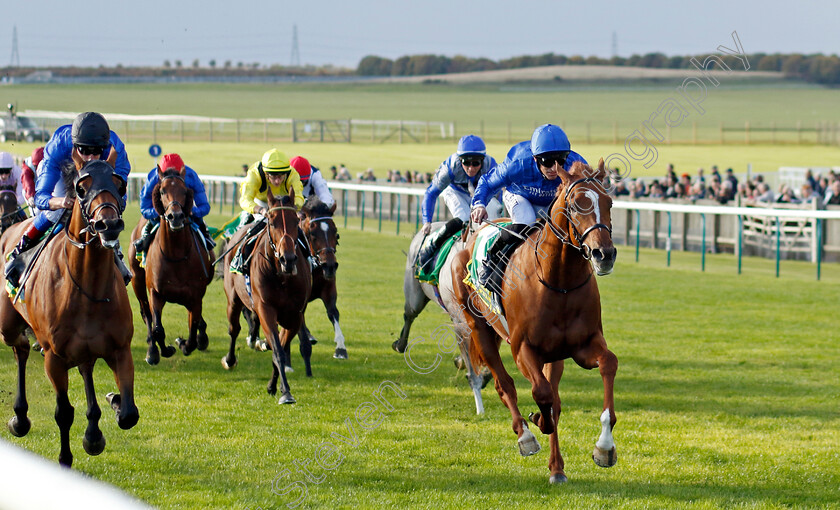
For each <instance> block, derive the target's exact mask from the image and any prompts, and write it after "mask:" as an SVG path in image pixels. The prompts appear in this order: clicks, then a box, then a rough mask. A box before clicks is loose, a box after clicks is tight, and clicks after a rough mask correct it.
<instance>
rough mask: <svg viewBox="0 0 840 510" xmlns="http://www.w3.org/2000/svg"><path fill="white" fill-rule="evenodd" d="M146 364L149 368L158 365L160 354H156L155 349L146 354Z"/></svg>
mask: <svg viewBox="0 0 840 510" xmlns="http://www.w3.org/2000/svg"><path fill="white" fill-rule="evenodd" d="M146 363H148V364H149V365H151V366H155V365H157V364H158V363H160V353H158V350H157V349H155V350H153V351H149V352H148V353H147V354H146Z"/></svg>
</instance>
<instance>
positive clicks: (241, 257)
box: [230, 220, 266, 275]
mask: <svg viewBox="0 0 840 510" xmlns="http://www.w3.org/2000/svg"><path fill="white" fill-rule="evenodd" d="M265 225H266V222H265V220H260V221H258V222H256V223H255V224H254V225H253V226H251V227H250V228H249V229H248V231H247V232H246V233H245V235H244V236H243V239H244V240H243V241H242V245H241V246H240V247H239V248H238V249H237V250H236V253H235V254H234V255H233V258H232V259H231V260H230V272H231V273H238V274H241V275H247V274H248V267H247V265H248V260H250V258H251V251H253V249H254V243H256V235H257V234H258V233H259V232H260V231H261V230H262V229H263V228H265Z"/></svg>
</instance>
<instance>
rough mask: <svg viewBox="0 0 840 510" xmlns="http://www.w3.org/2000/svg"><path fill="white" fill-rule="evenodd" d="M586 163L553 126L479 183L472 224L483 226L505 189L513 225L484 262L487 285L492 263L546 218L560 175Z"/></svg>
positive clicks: (510, 153)
mask: <svg viewBox="0 0 840 510" xmlns="http://www.w3.org/2000/svg"><path fill="white" fill-rule="evenodd" d="M576 161H580V162H582V163H584V164H586V160H585V159H583V157H581V155H580V154H578V153H576V152H574V151H573V150H571V144H570V143H569V138H568V137H567V136H566V133H564V132H563V130H562V129H560V128H559V127H557V126H555V125H552V124H544V125H542V126H540V127H538V128H537V129H535V130H534V134H533V136H532V137H531V141H530V142H528V141H524V142H520V143H518V144H516V145H514V146H513V147H511V149H510V151H508V154H507V157H506V158H505V160H504V161H503V162H502V164H500V165H499V166H497V167H496V169H495V170H494V171H492V172H490V173H489V174H487V175H485V176H484V177H482V178H481V179H480V180H479V181H478V185H477V186H476V189H475V194H474V195H473V199H472V213H471V217H472V220H473V221H474V222H476V223H480V222H481V221H482V220H483V219H485V218H487V204H488V202H489V199H490V197H492V196H493V195H495V194H496V193H497V192H498V191H499V190H500V189H501V188H502V187H504V188H505V190H504V192H503V193H502V200H503V201H504V203H505V206H506V207H507V210H508V211H509V212H510V216H511V220H512V221H513V225H511V226H510V227H509V228H508V230H510V231H512V232H513V234H511V233H510V232H506V231H503V232H502V234H501V235H500V236H499V239H498V240H497V241H496V243H495V244H494V245H493V247H492V248H491V249H490V251H489V252H488V254H487V258H486V259H485V265H484V267H483V274H482V275H481V276H480V277H479V279H480V280H481V281H482V282H485V281H486V280H487V279H486V276H488V275H486V274H484V273H486V272H487V271H489V270H490V267H489V264H490V261H491V260H495V259H496V258H497V257H498V255H499V254H500V253H503V252H504V250H505V248H506V247H507V246H511V245H513V244H514V243H515V241H516V240H517V238H518V236H517V235H518V234H519V233H520V232H522V231H523V230H524V229H525V228H526V227H528V226H529V225H531V224H533V223H534V222H535V221H536V220H537V215H538V214H540V213H543V214H547V213H548V207H549V205H551V201H552V200H553V199H554V195H555V194H556V193H557V187H558V186H559V184H560V181H558V180H557V179H558V177H559V172H568V171H569V169H570V168H571V167H572V164H573V163H574V162H576Z"/></svg>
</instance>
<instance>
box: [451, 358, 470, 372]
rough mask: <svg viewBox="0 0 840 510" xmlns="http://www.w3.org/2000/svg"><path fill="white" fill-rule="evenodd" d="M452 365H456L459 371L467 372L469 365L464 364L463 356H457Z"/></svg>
mask: <svg viewBox="0 0 840 510" xmlns="http://www.w3.org/2000/svg"><path fill="white" fill-rule="evenodd" d="M452 363H454V364H455V368H456V369H457V370H466V368H467V364H466V363H464V358H462V357H461V356H455V357H454V358H452Z"/></svg>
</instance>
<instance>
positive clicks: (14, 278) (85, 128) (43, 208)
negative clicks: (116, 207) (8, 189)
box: [5, 112, 131, 287]
mask: <svg viewBox="0 0 840 510" xmlns="http://www.w3.org/2000/svg"><path fill="white" fill-rule="evenodd" d="M74 151H75V152H76V154H77V155H78V156H79V157H80V158H81V159H82V160H83V161H85V162H87V161H91V160H94V159H102V160H105V159H108V156H109V155H110V154H111V151H116V153H117V159H116V164H115V167H114V173H115V174H117V175H119V176H120V177H122V178H123V179H126V180H127V179H128V174H129V172H131V164H130V163H129V162H128V155H127V154H126V152H125V145H124V144H123V142H122V140H120V138H119V137H118V136H117V134H116V133H114V132H113V131H111V129H110V127H108V122H107V121H106V120H105V117H103V116H102V115H101V114H99V113H96V112H84V113H80V114H79V115H78V116H77V117H76V119H75V120H74V121H73V124H72V125H71V124H67V125H64V126H61V127H60V128H58V129H56V130H55V132H54V133H53V135H52V138H50V141H49V142H47V145H46V147H45V148H44V160H43V161H42V162H41V164H40V165H39V166H38V168H39V172H38V175H37V180H36V183H35V207H37V209H38V213H37V215H36V216H35V220H34V221H33V222H32V224H31V226H30V227H29V229H28V230H27V231H26V232H24V234H23V237H22V238H21V239H20V241H19V242H18V244H17V246H16V247H15V249H14V250H13V251H12V253H11V254H10V255H9V260H8V262H7V264H6V270H5V273H6V280H8V281H9V282H10V283H12V285H13V286H15V287H17V286H18V283H19V282H18V279H19V278H20V275H21V273H22V271H23V269H24V268H22V267H19V266H20V264H19V263H18V264H16V262H17V257H18V255H20V254H21V253H23V252H25V251H26V250H28V249H30V248H32V247H33V246H35V244H36V243H37V242H38V240H39V239H40V238H41V236H42V235H43V234H44V232H46V231H47V230H48V229H49V228H50V227H51V226H52V225H53V224H55V223H56V222H58V220H59V219H60V218H61V216H62V215H63V214H64V211H65V210H66V209H72V208H73V204H74V203H75V198H70V197H67V196H66V195H67V190H66V188H65V181H64V179H63V178H62V171H63V170H65V169H66V168H72V167H73V152H74ZM122 207H123V208H125V197H122ZM114 254H115V256H116V263H117V267H119V269H120V273H122V275H123V279H124V280H125V283H126V285H128V282H129V281H130V280H131V271H129V269H128V267H127V266H126V265H125V263H124V262H123V260H122V258H123V256H122V252H121V251H120V246H119V244H118V245H117V246H116V248H114Z"/></svg>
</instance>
